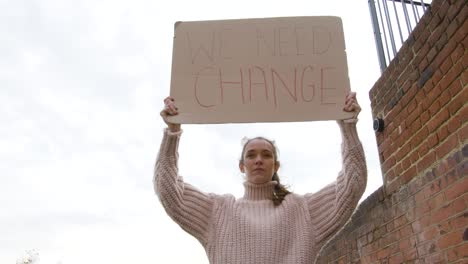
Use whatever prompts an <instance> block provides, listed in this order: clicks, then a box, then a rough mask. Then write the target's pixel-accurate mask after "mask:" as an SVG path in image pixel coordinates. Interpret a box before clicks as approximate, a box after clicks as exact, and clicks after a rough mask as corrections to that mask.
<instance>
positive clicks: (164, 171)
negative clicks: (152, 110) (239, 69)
mask: <svg viewBox="0 0 468 264" xmlns="http://www.w3.org/2000/svg"><path fill="white" fill-rule="evenodd" d="M164 102H165V107H164V109H163V111H161V116H162V117H163V119H164V121H165V122H166V123H167V125H168V128H167V129H165V131H164V136H163V139H162V142H161V147H160V149H159V154H158V157H157V159H156V166H155V170H154V178H153V183H154V189H155V192H156V194H157V195H158V197H159V199H160V200H161V203H162V205H163V207H164V209H165V210H166V212H167V214H168V215H169V216H170V217H171V218H172V219H173V220H174V221H175V222H176V223H177V224H179V225H180V226H181V227H182V228H183V229H184V230H185V231H187V232H188V233H190V234H192V235H193V236H194V237H196V238H197V239H198V240H199V241H200V242H201V243H202V244H203V245H205V244H206V242H207V239H208V233H209V228H210V226H211V223H210V221H211V214H212V210H213V205H214V197H215V195H213V194H206V193H203V192H201V191H199V190H198V189H196V188H195V187H194V186H192V185H190V184H188V183H185V182H184V181H183V179H182V177H181V176H179V174H178V166H177V162H178V146H179V140H180V136H181V134H182V130H181V129H180V124H172V123H170V122H168V121H167V120H166V118H165V117H167V116H168V115H175V114H177V108H176V107H175V104H174V99H172V98H170V97H168V98H166V99H165V100H164Z"/></svg>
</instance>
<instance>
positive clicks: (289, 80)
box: [171, 17, 350, 123]
mask: <svg viewBox="0 0 468 264" xmlns="http://www.w3.org/2000/svg"><path fill="white" fill-rule="evenodd" d="M348 90H349V80H348V71H347V63H346V53H345V47H344V37H343V29H342V24H341V20H340V19H339V18H337V17H294V18H268V19H245V20H224V21H199V22H180V23H178V24H176V27H175V37H174V50H173V65H172V80H171V95H172V96H173V97H174V98H175V99H176V103H177V106H178V108H179V112H180V114H179V115H178V116H176V117H173V120H172V121H173V122H180V123H231V122H234V123H235V122H276V121H306V120H329V119H344V118H348V117H349V116H350V114H349V113H345V112H343V111H342V109H343V106H344V99H345V95H346V93H347V91H348Z"/></svg>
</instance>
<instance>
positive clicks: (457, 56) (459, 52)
mask: <svg viewBox="0 0 468 264" xmlns="http://www.w3.org/2000/svg"><path fill="white" fill-rule="evenodd" d="M464 52H465V49H464V48H463V46H462V45H461V44H458V45H457V47H456V48H455V50H454V51H453V52H452V54H450V58H451V59H452V61H453V62H454V63H458V61H459V60H460V62H461V58H462V57H463V53H464Z"/></svg>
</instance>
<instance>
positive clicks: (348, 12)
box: [0, 0, 382, 264]
mask: <svg viewBox="0 0 468 264" xmlns="http://www.w3.org/2000/svg"><path fill="white" fill-rule="evenodd" d="M368 10H369V9H368V6H367V1H346V0H335V1H310V0H309V1H298V0H289V1H271V0H270V1H260V0H257V1H244V0H242V1H241V0H238V1H219V0H218V1H204V0H203V1H202V0H200V1H165V2H164V3H163V2H161V1H154V0H153V1H146V0H132V1H121V0H112V1H111V0H81V1H71V0H36V1H34V0H0V58H1V59H0V123H1V126H0V177H1V180H2V181H1V184H0V208H1V211H0V263H5V264H7V263H15V261H16V259H18V258H19V257H21V256H22V255H23V254H24V252H25V251H27V250H31V249H36V250H37V252H39V256H40V261H39V263H42V264H48V263H52V264H56V263H62V264H72V263H76V264H83V263H86V264H94V263H113V264H123V263H125V264H127V263H138V262H140V263H195V264H204V263H207V259H206V256H205V253H204V250H203V248H202V247H201V246H200V245H199V243H198V242H197V241H196V240H195V239H194V238H192V237H190V236H189V235H187V234H186V233H185V232H183V231H182V230H181V229H180V228H179V227H178V226H177V225H176V224H175V223H173V222H172V221H171V220H170V218H169V217H168V216H167V215H166V214H165V212H164V210H163V209H162V207H161V205H160V203H159V200H158V199H157V197H156V196H155V195H154V191H153V186H152V173H153V166H154V159H155V157H156V154H157V151H158V148H159V143H160V140H161V136H162V130H163V128H164V123H163V122H162V120H161V119H160V117H159V111H160V109H161V108H162V105H163V103H162V101H163V99H164V98H165V97H166V96H167V95H168V94H169V84H170V70H171V57H172V40H173V28H174V23H175V22H176V21H193V20H213V19H237V18H260V17H284V16H322V15H331V16H340V17H342V19H343V26H344V33H345V41H346V47H347V56H348V67H349V78H350V81H351V88H352V90H354V91H357V93H358V100H359V101H360V104H361V106H362V108H363V111H362V113H361V115H360V119H361V120H360V122H359V123H358V131H359V135H360V137H361V139H362V142H363V144H364V148H365V152H366V156H367V163H368V170H369V180H368V186H367V190H366V193H365V196H366V197H367V196H368V195H369V194H371V193H373V192H374V191H375V190H376V189H377V188H379V187H380V186H381V184H382V176H381V172H380V167H379V161H378V155H377V147H376V141H375V135H374V132H373V129H372V117H371V112H370V101H369V96H368V92H369V90H370V88H371V87H372V86H373V85H374V83H375V81H376V80H377V79H378V77H379V75H380V72H379V67H378V61H377V57H376V51H375V45H374V38H373V31H372V27H371V23H370V16H369V12H368ZM183 128H184V134H183V138H182V141H181V145H180V173H181V175H183V176H184V179H185V180H186V181H187V182H190V183H192V184H193V185H195V186H197V187H199V188H200V189H202V190H204V191H206V192H214V193H233V194H234V195H235V196H237V197H239V196H242V194H243V186H242V182H243V181H244V179H243V178H242V175H241V173H240V172H239V171H238V165H237V160H238V158H239V155H240V151H241V139H242V138H243V137H245V136H247V137H252V136H256V135H263V136H267V137H269V138H272V139H274V140H276V143H277V145H278V146H279V149H280V160H281V162H282V163H281V164H282V167H281V169H280V172H279V173H280V175H281V177H282V181H283V183H285V184H287V185H289V186H290V188H291V189H292V190H293V191H295V192H297V193H301V194H303V193H306V192H314V191H317V190H318V189H320V188H321V187H323V186H325V185H326V184H327V183H330V182H332V181H333V180H334V179H335V177H336V175H337V173H338V170H339V169H340V166H341V164H340V159H341V157H340V142H341V138H340V134H339V129H338V126H337V125H336V123H335V122H334V121H326V122H325V121H322V122H305V123H277V124H248V125H246V124H236V125H234V124H225V125H185V126H184V127H183ZM363 199H364V198H363Z"/></svg>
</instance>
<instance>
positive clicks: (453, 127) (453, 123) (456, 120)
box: [447, 114, 462, 134]
mask: <svg viewBox="0 0 468 264" xmlns="http://www.w3.org/2000/svg"><path fill="white" fill-rule="evenodd" d="M460 118H461V117H460V115H458V114H457V115H456V116H454V117H452V118H450V120H449V121H448V123H447V130H448V132H449V133H450V134H453V133H455V132H456V131H457V130H458V129H459V128H460V127H461V126H462V122H461V120H460Z"/></svg>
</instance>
